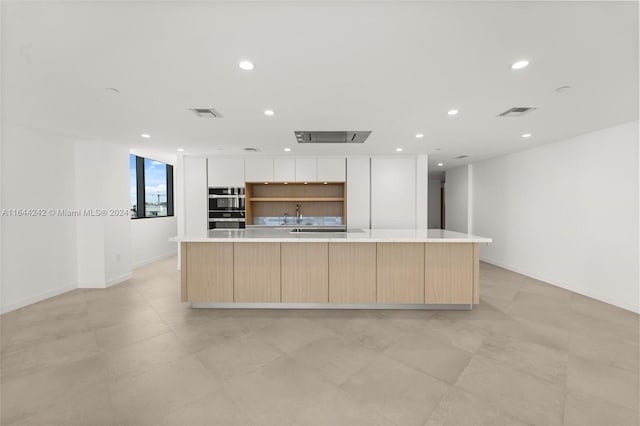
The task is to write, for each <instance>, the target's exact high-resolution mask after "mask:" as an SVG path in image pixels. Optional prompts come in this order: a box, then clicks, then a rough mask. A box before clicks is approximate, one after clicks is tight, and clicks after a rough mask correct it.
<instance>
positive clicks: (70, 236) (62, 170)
mask: <svg viewBox="0 0 640 426" xmlns="http://www.w3.org/2000/svg"><path fill="white" fill-rule="evenodd" d="M2 144H3V146H2V151H3V152H2V154H3V155H2V170H1V172H0V173H2V199H1V208H2V209H45V210H47V211H48V210H50V209H56V210H57V209H69V210H71V209H74V208H75V191H74V187H75V172H74V170H75V167H74V144H73V143H72V142H71V141H69V140H67V139H65V138H62V137H58V136H53V135H50V134H44V133H40V132H37V131H34V130H31V129H26V128H21V127H16V126H10V125H7V124H6V123H5V124H3V126H2ZM1 223H2V242H1V243H2V259H1V262H2V267H1V271H2V286H1V290H0V294H1V298H0V310H1V311H2V312H7V311H10V310H13V309H16V308H19V307H21V306H25V305H27V304H30V303H34V302H37V301H39V300H42V299H45V298H47V297H51V296H54V295H57V294H60V293H63V292H65V291H68V290H71V289H73V288H75V287H76V218H74V217H61V216H52V215H49V214H48V215H47V216H45V217H42V216H40V217H24V216H23V217H11V216H2V217H1Z"/></svg>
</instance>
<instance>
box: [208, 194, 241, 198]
mask: <svg viewBox="0 0 640 426" xmlns="http://www.w3.org/2000/svg"><path fill="white" fill-rule="evenodd" d="M209 198H245V197H244V194H234V195H217V194H209Z"/></svg>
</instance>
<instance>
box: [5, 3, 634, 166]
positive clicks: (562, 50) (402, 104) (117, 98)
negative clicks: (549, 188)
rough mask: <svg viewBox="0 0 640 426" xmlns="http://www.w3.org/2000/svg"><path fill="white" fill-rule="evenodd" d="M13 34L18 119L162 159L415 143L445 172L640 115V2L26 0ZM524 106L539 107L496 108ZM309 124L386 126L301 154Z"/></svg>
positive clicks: (10, 54)
mask: <svg viewBox="0 0 640 426" xmlns="http://www.w3.org/2000/svg"><path fill="white" fill-rule="evenodd" d="M1 31H2V34H1V35H2V101H3V120H4V121H5V122H10V123H15V124H20V125H25V126H29V127H33V128H38V129H41V130H45V131H48V132H53V133H57V134H64V135H69V136H70V137H72V138H74V139H79V140H84V139H86V140H104V141H110V142H117V143H122V144H125V145H127V146H128V147H130V148H132V149H138V150H145V151H146V152H149V151H156V152H158V153H164V154H168V153H175V152H176V148H178V147H183V148H185V149H186V152H187V153H214V154H221V155H224V154H237V153H239V152H242V149H243V148H244V147H256V148H259V149H260V150H261V151H262V153H268V154H277V155H314V154H348V155H349V154H351V155H355V154H389V155H397V154H396V153H395V148H397V147H402V148H403V149H404V151H403V154H406V153H408V154H416V153H428V154H429V155H430V167H431V170H435V169H437V167H436V166H435V164H436V163H437V162H440V161H442V162H444V163H445V167H444V168H445V169H446V168H449V167H453V166H455V165H459V164H464V163H468V162H473V161H477V160H479V159H483V158H489V157H492V156H496V155H499V154H502V153H506V152H512V151H518V150H523V149H526V148H528V147H531V146H534V145H537V144H543V143H549V142H552V141H555V140H559V139H563V138H567V137H570V136H573V135H577V134H581V133H585V132H588V131H592V130H595V129H600V128H604V127H607V126H611V125H615V124H619V123H622V122H627V121H631V120H635V119H637V118H638V3H637V2H625V3H613V2H586V3H582V2H568V3H567V2H558V3H556V2H495V3H489V2H487V3H484V2H471V3H452V2H448V3H436V2H426V3H424V2H395V3H393V2H390V3H386V2H375V3H372V2H268V1H265V2H258V3H256V2H252V3H245V2H238V1H236V2H232V3H226V2H186V1H180V2H178V1H176V2H154V3H151V2H97V1H87V2H66V3H58V2H55V1H46V2H22V1H16V2H3V3H2V30H1ZM521 58H528V59H530V61H531V65H530V66H529V67H528V68H526V69H524V70H520V71H513V70H511V69H510V64H511V63H512V62H514V61H515V60H518V59H521ZM242 59H250V60H251V61H253V62H254V64H255V69H254V70H253V71H250V72H247V71H242V70H240V69H239V68H238V62H239V61H240V60H242ZM564 85H570V86H571V89H570V90H569V91H567V92H565V93H556V92H555V89H556V88H557V87H560V86H564ZM108 87H114V88H117V89H119V90H120V94H119V95H113V94H110V93H109V92H107V91H106V90H105V88H108ZM515 106H535V107H538V108H539V109H538V110H536V111H534V112H533V113H531V114H530V115H527V116H524V117H521V118H497V117H496V116H497V115H498V114H499V113H501V112H503V111H505V110H507V109H508V108H510V107H515ZM190 107H215V108H216V109H217V110H219V111H220V112H221V113H222V114H223V115H224V118H221V119H213V120H209V119H200V118H197V117H196V116H195V115H193V114H192V113H190V112H189V111H188V110H187V108H190ZM454 107H455V108H457V109H459V110H460V114H459V115H458V116H456V117H449V116H448V115H447V110H449V109H450V108H454ZM267 108H270V109H273V110H274V111H275V115H274V116H273V117H266V116H265V115H264V114H263V110H265V109H267ZM294 130H372V131H373V133H372V135H371V136H370V138H369V139H368V140H367V142H366V143H365V144H363V145H342V144H323V145H311V146H309V145H305V146H298V145H297V144H296V142H295V138H294V135H293V131H294ZM525 132H530V133H532V134H533V137H532V138H530V139H522V138H521V137H520V135H521V134H522V133H525ZM141 133H149V134H151V135H152V138H151V139H141V138H140V136H139V135H140V134H141ZM416 133H424V135H425V137H424V138H423V139H416V138H415V134H416ZM285 147H291V148H292V152H291V153H288V154H287V153H284V152H283V148H285ZM461 154H466V155H469V156H470V157H469V158H468V159H466V160H453V157H456V156H458V155H461Z"/></svg>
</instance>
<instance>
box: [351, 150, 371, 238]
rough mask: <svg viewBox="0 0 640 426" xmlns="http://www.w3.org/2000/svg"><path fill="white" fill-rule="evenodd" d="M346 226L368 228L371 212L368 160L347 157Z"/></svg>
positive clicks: (367, 158) (366, 158) (365, 158)
mask: <svg viewBox="0 0 640 426" xmlns="http://www.w3.org/2000/svg"><path fill="white" fill-rule="evenodd" d="M347 164H348V165H349V166H348V167H347V226H348V227H349V228H369V225H370V217H369V213H370V211H371V205H370V203H371V199H370V198H369V194H370V188H371V187H370V183H371V182H370V180H369V178H370V176H371V173H370V168H369V164H370V159H369V157H349V158H348V159H347Z"/></svg>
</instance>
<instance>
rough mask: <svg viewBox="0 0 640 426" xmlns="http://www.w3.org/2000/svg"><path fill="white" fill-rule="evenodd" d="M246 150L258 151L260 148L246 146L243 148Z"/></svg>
mask: <svg viewBox="0 0 640 426" xmlns="http://www.w3.org/2000/svg"><path fill="white" fill-rule="evenodd" d="M244 150H245V151H247V152H260V150H259V149H258V148H253V147H251V146H250V147H247V148H245V149H244Z"/></svg>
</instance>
